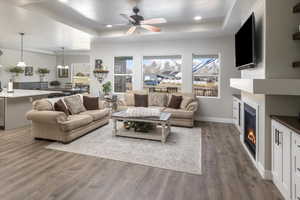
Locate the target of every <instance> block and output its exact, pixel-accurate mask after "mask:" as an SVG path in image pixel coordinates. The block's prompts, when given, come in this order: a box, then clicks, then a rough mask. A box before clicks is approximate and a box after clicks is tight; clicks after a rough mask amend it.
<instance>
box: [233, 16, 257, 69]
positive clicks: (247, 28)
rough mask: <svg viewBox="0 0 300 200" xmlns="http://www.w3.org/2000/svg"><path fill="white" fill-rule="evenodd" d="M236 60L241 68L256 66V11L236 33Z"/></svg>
mask: <svg viewBox="0 0 300 200" xmlns="http://www.w3.org/2000/svg"><path fill="white" fill-rule="evenodd" d="M235 60H236V67H237V68H238V69H240V70H241V69H247V68H252V67H255V66H256V56H255V16H254V13H252V14H251V16H250V17H249V18H248V19H247V21H246V22H245V23H244V24H243V26H242V27H241V28H240V30H239V31H238V32H237V33H236V34H235Z"/></svg>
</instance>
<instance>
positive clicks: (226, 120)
mask: <svg viewBox="0 0 300 200" xmlns="http://www.w3.org/2000/svg"><path fill="white" fill-rule="evenodd" d="M196 121H204V122H219V123H227V124H232V123H233V119H231V118H220V117H197V119H196Z"/></svg>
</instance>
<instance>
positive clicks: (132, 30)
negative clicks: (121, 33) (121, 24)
mask: <svg viewBox="0 0 300 200" xmlns="http://www.w3.org/2000/svg"><path fill="white" fill-rule="evenodd" d="M135 30H136V26H132V27H131V28H130V29H129V30H128V31H127V33H126V35H131V34H132V33H134V31H135Z"/></svg>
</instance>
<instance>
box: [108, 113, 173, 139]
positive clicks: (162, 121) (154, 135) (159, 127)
mask: <svg viewBox="0 0 300 200" xmlns="http://www.w3.org/2000/svg"><path fill="white" fill-rule="evenodd" d="M111 118H112V120H113V131H112V133H113V135H115V136H122V137H130V138H139V139H147V140H156V141H161V142H162V143H165V142H166V140H167V137H168V136H169V134H170V132H171V126H170V118H171V113H165V112H162V113H161V114H160V116H159V117H127V116H126V111H120V112H115V113H113V114H112V116H111ZM124 121H132V122H147V123H153V124H154V125H155V127H154V129H153V130H150V131H149V132H147V133H144V132H135V131H134V130H127V129H126V128H124V127H123V124H118V122H124Z"/></svg>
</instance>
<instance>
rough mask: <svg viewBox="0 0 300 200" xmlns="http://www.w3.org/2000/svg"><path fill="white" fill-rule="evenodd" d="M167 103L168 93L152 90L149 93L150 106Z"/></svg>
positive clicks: (161, 105)
mask: <svg viewBox="0 0 300 200" xmlns="http://www.w3.org/2000/svg"><path fill="white" fill-rule="evenodd" d="M166 105H167V94H164V93H158V92H151V93H149V106H160V107H164V106H166Z"/></svg>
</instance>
